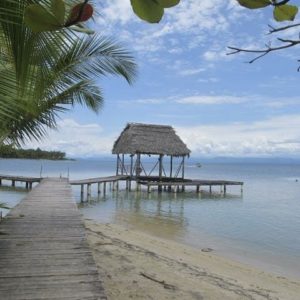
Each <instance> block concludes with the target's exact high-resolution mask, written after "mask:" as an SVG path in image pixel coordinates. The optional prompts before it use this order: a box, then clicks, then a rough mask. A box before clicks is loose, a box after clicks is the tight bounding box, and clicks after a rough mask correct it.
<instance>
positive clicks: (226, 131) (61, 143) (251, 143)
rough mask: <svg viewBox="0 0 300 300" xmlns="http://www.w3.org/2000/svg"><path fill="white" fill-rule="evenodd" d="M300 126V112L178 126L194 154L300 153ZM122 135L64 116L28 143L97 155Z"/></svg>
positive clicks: (108, 150) (108, 149)
mask: <svg viewBox="0 0 300 300" xmlns="http://www.w3.org/2000/svg"><path fill="white" fill-rule="evenodd" d="M299 128H300V115H299V114H297V115H296V114H295V115H282V116H278V117H273V118H269V119H266V120H261V121H256V122H248V123H246V122H240V123H230V124H220V125H197V126H175V129H176V131H177V133H178V134H179V136H180V137H181V138H182V139H183V140H184V141H185V142H186V144H187V145H188V147H189V148H190V149H191V150H192V152H193V153H192V154H193V155H199V154H200V155H209V156H217V155H222V156H268V155H299V153H300V132H299ZM120 130H121V129H120ZM119 134H120V132H115V133H114V134H106V133H105V130H104V129H103V128H102V127H100V126H99V125H98V124H85V125H83V124H79V123H78V122H76V121H74V120H72V119H65V120H62V121H61V122H59V131H51V132H49V137H48V138H47V139H45V141H44V142H41V143H32V144H30V145H27V146H28V147H34V148H35V147H41V148H42V149H46V150H59V151H64V152H66V153H67V155H68V156H73V157H88V156H97V155H100V154H110V153H111V149H112V147H113V143H114V141H115V140H116V138H117V137H118V135H119Z"/></svg>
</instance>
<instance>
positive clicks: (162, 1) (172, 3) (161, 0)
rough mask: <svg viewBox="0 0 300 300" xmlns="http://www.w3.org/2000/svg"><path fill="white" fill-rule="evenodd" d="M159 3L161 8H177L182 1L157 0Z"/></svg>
mask: <svg viewBox="0 0 300 300" xmlns="http://www.w3.org/2000/svg"><path fill="white" fill-rule="evenodd" d="M157 2H158V3H159V4H160V6H162V7H164V8H168V7H172V6H176V5H177V4H178V3H179V2H180V0H157Z"/></svg>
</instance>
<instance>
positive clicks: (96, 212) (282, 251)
mask: <svg viewBox="0 0 300 300" xmlns="http://www.w3.org/2000/svg"><path fill="white" fill-rule="evenodd" d="M187 164H188V165H187V168H186V175H187V177H190V178H199V179H226V180H238V181H244V183H245V186H244V193H243V195H241V194H240V188H239V187H229V188H228V194H227V196H226V197H225V198H224V197H220V196H219V195H217V194H214V195H212V196H210V195H209V194H208V193H202V194H201V195H200V196H198V195H196V193H195V192H194V191H188V192H187V193H184V194H177V195H176V196H175V195H174V194H168V193H162V194H161V195H158V194H157V193H156V192H153V193H152V194H150V195H149V194H147V193H146V192H141V193H135V192H130V193H129V192H126V191H121V192H119V193H115V192H108V193H107V195H106V196H105V197H103V196H100V197H99V198H98V197H96V191H94V192H93V194H94V198H93V199H92V201H90V202H89V203H87V204H85V205H83V206H81V207H80V209H81V211H82V213H83V215H84V216H85V217H86V218H90V219H94V220H97V221H100V222H104V223H105V222H113V223H116V224H122V225H125V226H128V227H129V228H135V229H138V230H142V231H145V232H147V233H149V234H152V235H156V236H159V237H162V238H167V239H171V240H175V241H178V242H181V243H185V244H189V245H192V246H194V247H198V248H207V247H210V248H213V249H214V252H215V253H217V254H221V255H225V256H227V257H230V258H234V259H237V260H241V261H243V262H245V263H249V264H254V265H256V266H260V267H262V268H264V269H267V270H269V271H272V272H276V273H278V274H283V275H290V276H295V277H298V278H300V164H284V163H281V164H274V163H272V164H270V163H260V164H254V163H252V164H245V163H213V162H208V163H202V167H201V168H197V167H196V165H195V162H193V161H191V160H190V161H188V162H187ZM147 165H148V168H150V162H148V163H147V162H146V163H145V166H146V167H147ZM0 169H1V171H0V173H2V174H18V175H31V176H39V175H40V173H41V174H42V176H44V177H47V176H56V177H59V176H64V177H67V176H69V177H70V178H71V179H78V178H89V177H99V176H105V175H113V174H114V171H115V160H113V159H101V160H100V159H99V160H78V161H61V162H52V161H36V160H0ZM297 180H299V182H298V181H297ZM215 192H219V188H215ZM24 194H25V193H24V191H22V189H11V188H2V189H1V192H0V202H6V203H7V204H8V205H9V206H11V207H12V206H14V205H15V204H16V203H17V202H18V201H20V199H21V198H22V197H23V196H24ZM74 195H75V198H76V199H77V200H78V201H79V189H78V188H74Z"/></svg>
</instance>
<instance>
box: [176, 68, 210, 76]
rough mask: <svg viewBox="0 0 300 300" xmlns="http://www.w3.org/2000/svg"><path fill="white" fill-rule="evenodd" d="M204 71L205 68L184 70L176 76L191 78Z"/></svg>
mask: <svg viewBox="0 0 300 300" xmlns="http://www.w3.org/2000/svg"><path fill="white" fill-rule="evenodd" d="M205 71H206V69H205V68H195V69H185V70H180V71H178V74H179V75H181V76H192V75H197V74H199V73H202V72H205Z"/></svg>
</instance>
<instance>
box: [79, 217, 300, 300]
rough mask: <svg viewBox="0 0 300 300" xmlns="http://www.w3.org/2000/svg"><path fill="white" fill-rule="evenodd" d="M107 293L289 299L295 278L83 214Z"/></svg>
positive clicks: (296, 286) (296, 289)
mask: <svg viewBox="0 0 300 300" xmlns="http://www.w3.org/2000/svg"><path fill="white" fill-rule="evenodd" d="M85 225H86V231H87V237H88V242H89V244H90V246H91V249H92V251H93V255H94V258H95V261H96V264H97V267H98V269H99V273H100V277H101V280H102V281H103V285H104V288H105V290H106V293H107V296H108V299H116V300H118V299H124V300H126V299H162V300H163V299H225V300H226V299H285V300H288V299H291V300H296V299H298V296H299V294H300V281H298V280H294V279H289V278H287V277H283V276H279V275H276V274H271V273H268V272H265V271H264V270H259V269H258V268H255V267H251V266H248V265H244V264H242V263H239V262H236V261H233V260H230V259H228V258H224V257H221V256H218V255H215V254H214V253H213V252H211V250H210V249H209V248H207V249H205V248H204V249H202V250H203V251H201V249H195V248H193V247H190V246H186V245H182V244H179V243H177V242H173V241H169V240H165V239H162V238H157V237H154V236H151V235H148V234H146V233H144V232H140V231H136V230H131V229H128V228H126V227H123V226H120V225H115V224H110V223H106V224H101V223H96V222H95V221H92V220H86V221H85Z"/></svg>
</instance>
